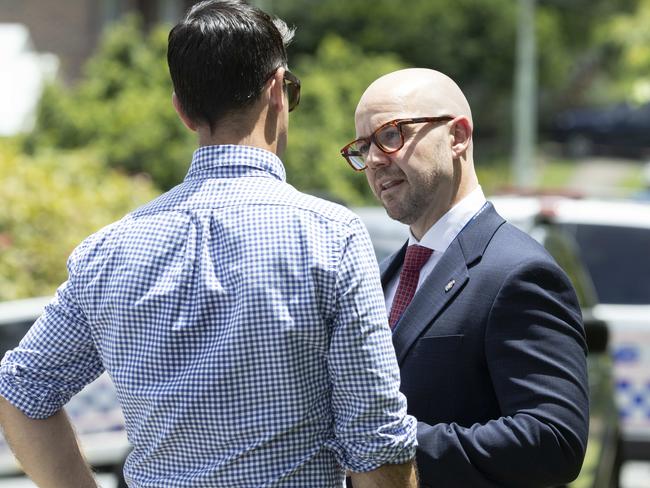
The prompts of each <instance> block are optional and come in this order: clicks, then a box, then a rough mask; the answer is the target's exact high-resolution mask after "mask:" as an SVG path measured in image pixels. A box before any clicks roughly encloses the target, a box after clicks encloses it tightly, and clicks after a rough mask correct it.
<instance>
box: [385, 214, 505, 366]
mask: <svg viewBox="0 0 650 488" xmlns="http://www.w3.org/2000/svg"><path fill="white" fill-rule="evenodd" d="M503 223H504V220H503V218H502V217H501V216H500V215H499V214H497V212H496V211H495V210H494V207H493V206H492V204H487V205H486V206H485V207H484V208H483V209H482V210H481V211H480V212H479V213H478V214H477V215H476V216H475V217H474V218H473V219H472V220H471V221H470V223H469V224H468V225H467V226H466V227H465V229H464V230H463V231H462V232H461V233H460V234H459V235H458V236H457V237H456V239H454V240H453V241H452V243H451V244H450V245H449V247H448V248H447V250H446V251H445V253H444V254H443V255H442V257H441V258H440V261H438V264H436V267H435V268H434V270H433V271H432V272H431V274H430V275H429V276H428V278H427V279H426V280H425V281H424V283H422V286H421V287H420V288H419V289H418V291H417V293H416V294H415V296H414V297H413V300H412V301H411V303H410V304H409V306H408V307H407V308H406V310H405V311H404V314H403V315H402V318H401V319H400V321H399V322H398V323H397V326H396V328H395V331H394V332H393V344H394V346H395V353H396V354H397V360H398V362H399V363H400V364H401V363H402V361H403V360H404V358H405V357H406V354H407V353H408V351H409V349H410V348H411V346H412V345H413V343H414V342H415V341H416V340H417V338H418V337H420V335H422V333H423V332H424V330H425V329H427V328H428V327H429V326H430V325H431V322H432V321H433V320H434V319H435V318H436V316H437V315H438V314H439V313H440V312H441V310H442V309H443V308H444V307H445V306H446V305H447V304H448V303H450V302H451V301H452V300H453V299H454V298H455V297H456V296H458V294H459V293H461V291H462V290H463V288H464V286H465V284H466V282H467V281H468V280H469V271H468V270H469V268H470V267H471V266H472V265H473V264H474V263H475V262H477V261H478V260H479V259H480V258H481V256H482V255H483V252H484V251H485V248H486V247H487V245H488V243H489V242H490V239H491V238H492V236H493V235H494V233H495V232H496V230H497V229H498V228H499V227H500V226H501V225H502V224H503ZM407 244H408V243H407ZM405 254H406V244H405V245H404V246H403V247H402V249H400V250H399V251H398V252H396V253H395V254H393V255H392V256H391V257H389V258H388V259H386V260H385V261H384V262H383V263H382V266H381V268H380V270H381V280H382V285H383V286H384V288H385V287H386V285H387V283H388V282H389V281H390V279H391V278H392V277H393V276H394V275H395V273H396V272H397V271H398V270H399V269H400V267H401V265H402V262H403V261H404V255H405Z"/></svg>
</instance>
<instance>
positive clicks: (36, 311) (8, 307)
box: [0, 296, 52, 325]
mask: <svg viewBox="0 0 650 488" xmlns="http://www.w3.org/2000/svg"><path fill="white" fill-rule="evenodd" d="M51 301H52V297H51V296H46V297H37V298H25V299H22V300H11V301H6V302H0V325H5V324H12V323H15V322H25V321H29V320H31V321H34V320H35V319H36V318H37V317H38V316H39V315H40V314H41V313H42V312H43V309H44V308H45V305H47V304H48V303H50V302H51Z"/></svg>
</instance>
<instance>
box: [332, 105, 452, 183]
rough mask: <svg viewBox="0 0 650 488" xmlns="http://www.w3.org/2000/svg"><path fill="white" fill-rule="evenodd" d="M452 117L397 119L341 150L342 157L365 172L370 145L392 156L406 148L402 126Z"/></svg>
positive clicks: (354, 168) (450, 117) (358, 169)
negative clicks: (372, 144)
mask: <svg viewBox="0 0 650 488" xmlns="http://www.w3.org/2000/svg"><path fill="white" fill-rule="evenodd" d="M454 118H455V117H453V116H451V115H442V116H440V117H417V118H411V119H396V120H391V121H390V122H386V123H385V124H382V125H380V126H379V127H378V128H377V129H375V131H374V132H373V133H372V134H370V137H360V138H359V139H355V140H354V141H352V142H351V143H349V144H346V145H345V146H343V149H341V156H343V157H344V158H345V160H346V161H347V162H348V164H349V165H350V166H351V167H352V169H353V170H355V171H363V170H365V169H366V168H367V167H368V165H367V164H366V159H367V158H368V152H369V151H370V144H371V143H374V144H375V146H377V148H379V150H381V151H382V152H383V153H385V154H392V153H394V152H397V151H399V150H400V149H402V147H403V146H404V132H403V131H402V126H404V125H409V124H422V123H425V122H443V121H448V120H453V119H454Z"/></svg>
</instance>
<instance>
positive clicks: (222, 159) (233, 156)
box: [185, 144, 287, 181]
mask: <svg viewBox="0 0 650 488" xmlns="http://www.w3.org/2000/svg"><path fill="white" fill-rule="evenodd" d="M269 175H270V176H272V177H274V178H277V179H278V180H281V181H286V178H287V177H286V172H285V170H284V165H283V164H282V161H280V158H278V157H277V156H276V155H275V154H274V153H272V152H270V151H267V150H266V149H261V148H259V147H253V146H243V145H238V144H223V145H219V146H202V147H199V148H198V149H197V150H196V151H194V155H193V156H192V164H191V165H190V170H189V171H188V173H187V176H186V177H185V180H186V181H189V180H196V179H205V178H237V177H242V176H269Z"/></svg>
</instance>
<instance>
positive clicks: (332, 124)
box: [284, 36, 404, 204]
mask: <svg viewBox="0 0 650 488" xmlns="http://www.w3.org/2000/svg"><path fill="white" fill-rule="evenodd" d="M402 67H404V65H403V63H402V62H401V61H399V59H397V58H396V57H395V56H390V55H366V54H364V53H363V52H362V51H361V50H360V49H359V48H357V47H355V46H353V45H352V44H350V43H348V42H345V41H343V40H342V39H341V38H339V37H336V36H328V37H326V38H324V39H323V40H322V42H321V43H320V45H319V46H318V48H317V50H316V53H315V54H314V55H313V56H308V55H305V56H301V57H299V58H298V59H297V62H296V63H295V69H294V68H292V70H294V71H295V72H296V73H297V74H298V76H299V77H300V78H301V80H302V87H303V89H302V98H301V101H300V105H299V106H298V108H297V109H296V111H295V112H292V113H291V115H290V126H289V144H288V148H287V153H286V155H285V157H284V162H285V166H286V168H287V179H288V180H289V182H290V183H292V184H293V185H295V186H296V187H297V188H299V189H301V190H305V191H310V192H312V193H317V194H323V195H326V196H329V197H332V198H335V199H337V200H341V201H343V202H346V203H349V204H361V203H368V202H370V201H372V196H371V193H370V190H369V188H368V183H367V182H366V178H365V176H364V175H363V174H360V173H356V172H355V171H353V170H352V169H351V168H350V167H349V166H348V164H347V163H346V162H345V160H344V159H343V158H342V157H341V155H340V153H339V150H340V149H341V147H343V146H344V145H345V144H346V143H348V142H350V141H351V140H352V139H354V137H355V130H354V110H355V108H356V105H357V102H358V101H359V97H360V96H361V94H362V93H363V91H364V90H365V89H366V88H367V87H368V85H369V84H370V83H371V82H372V81H373V80H375V79H376V78H378V77H379V76H381V75H383V74H385V73H389V72H391V71H394V70H396V69H400V68H402Z"/></svg>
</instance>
